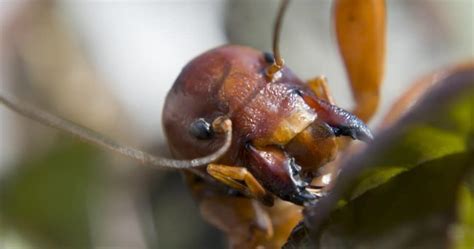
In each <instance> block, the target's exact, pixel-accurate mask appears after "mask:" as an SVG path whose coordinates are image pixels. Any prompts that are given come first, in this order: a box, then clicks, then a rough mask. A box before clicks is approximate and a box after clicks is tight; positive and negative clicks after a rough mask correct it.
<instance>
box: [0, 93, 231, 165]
mask: <svg viewBox="0 0 474 249" xmlns="http://www.w3.org/2000/svg"><path fill="white" fill-rule="evenodd" d="M0 103H2V104H4V105H5V106H6V107H8V108H9V109H11V110H12V111H14V112H16V113H18V114H20V115H22V116H24V117H27V118H29V119H32V120H35V121H37V122H39V123H41V124H43V125H46V126H50V127H53V128H55V129H58V130H60V131H63V132H66V133H68V134H70V135H72V136H75V137H78V138H79V139H81V140H84V141H86V142H89V143H91V144H94V145H97V146H99V147H102V148H106V149H109V150H111V151H114V152H116V153H119V154H121V155H124V156H126V157H129V158H132V159H135V160H138V161H140V162H141V163H143V164H149V165H153V166H155V167H158V168H174V169H188V168H193V167H197V166H201V165H205V164H209V163H211V162H214V161H216V160H217V159H219V158H220V157H221V156H222V155H224V154H225V153H226V152H227V150H228V149H229V148H230V145H231V141H232V122H231V120H230V119H228V118H226V117H218V118H217V119H215V120H214V122H213V123H212V125H213V129H214V131H215V132H216V133H220V134H225V142H224V144H223V145H222V146H221V147H220V148H219V149H218V150H217V151H215V152H214V153H212V154H209V155H207V156H204V157H200V158H195V159H190V160H174V159H169V158H163V157H158V156H153V155H151V154H148V153H146V152H143V151H142V150H139V149H136V148H133V147H130V146H127V145H123V144H120V143H118V142H116V141H114V140H112V139H110V138H108V137H105V136H103V135H101V134H99V133H97V132H95V131H93V130H90V129H88V128H86V127H83V126H80V125H78V124H75V123H73V122H71V121H69V120H66V119H63V118H61V117H59V116H56V115H54V114H51V113H49V112H46V111H44V110H42V109H40V108H37V107H35V106H33V105H29V104H26V103H22V102H20V101H19V100H17V99H15V98H13V97H10V96H8V97H7V96H5V95H2V94H0Z"/></svg>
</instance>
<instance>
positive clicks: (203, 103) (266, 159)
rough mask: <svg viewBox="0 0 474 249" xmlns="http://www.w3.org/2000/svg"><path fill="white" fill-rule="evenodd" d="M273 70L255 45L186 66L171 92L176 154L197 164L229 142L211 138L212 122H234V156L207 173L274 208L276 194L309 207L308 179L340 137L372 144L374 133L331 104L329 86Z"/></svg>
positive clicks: (167, 112) (169, 116) (168, 123)
mask: <svg viewBox="0 0 474 249" xmlns="http://www.w3.org/2000/svg"><path fill="white" fill-rule="evenodd" d="M267 57H268V56H267ZM270 65H272V64H271V63H270V62H269V60H268V58H267V59H265V56H264V54H263V53H262V52H260V51H257V50H254V49H251V48H248V47H242V46H234V45H228V46H222V47H219V48H216V49H213V50H211V51H208V52H206V53H204V54H203V55H201V56H199V57H197V58H196V59H194V60H193V61H191V62H190V63H189V64H188V65H187V66H186V67H185V68H184V69H183V71H182V73H181V74H180V76H179V77H178V79H177V80H176V82H175V84H174V86H173V88H172V90H171V91H170V92H169V94H168V96H167V99H166V103H165V108H164V111H163V124H164V128H165V132H166V135H167V137H168V141H169V145H170V148H171V151H172V153H173V154H174V155H175V156H176V157H179V158H183V159H189V158H195V157H199V156H202V155H205V154H208V153H209V152H212V151H215V150H216V149H217V148H218V146H219V145H220V144H222V142H221V141H220V140H221V139H222V138H221V137H219V136H216V137H214V136H211V135H210V134H211V133H212V131H208V129H207V128H206V127H208V125H206V120H214V119H215V118H216V117H221V116H222V117H227V118H229V119H230V120H231V121H232V127H233V136H232V138H233V141H232V145H231V147H230V149H229V151H228V152H227V153H226V154H225V155H224V156H223V157H221V158H220V159H219V160H218V161H216V162H215V163H213V164H210V165H209V166H208V167H207V171H206V169H205V168H203V169H202V171H203V172H207V173H209V174H210V175H211V176H213V177H214V178H215V179H217V180H218V181H220V182H222V183H224V184H226V185H228V186H230V187H231V188H233V189H237V190H239V191H241V192H243V193H244V194H246V195H250V196H253V197H255V198H257V199H259V200H262V202H264V203H266V204H271V203H272V202H271V198H269V196H271V195H272V194H273V195H276V196H278V197H279V198H281V199H283V200H287V201H290V202H293V203H296V204H300V205H301V204H303V203H304V202H306V201H311V200H314V199H315V198H316V195H314V194H313V193H311V192H310V191H308V189H307V186H308V182H309V181H310V180H311V178H312V177H313V176H314V175H315V171H316V170H317V169H318V168H319V167H320V166H322V165H324V164H325V163H326V162H329V161H331V160H333V159H334V157H335V155H336V153H337V148H338V147H337V143H336V141H335V137H336V136H350V137H352V138H354V139H364V140H366V139H367V138H370V137H371V133H370V131H369V130H368V128H367V126H365V124H364V123H363V122H362V121H360V120H359V119H358V118H356V117H355V116H354V115H352V114H350V113H349V112H347V111H344V110H343V109H341V108H339V107H336V106H335V105H333V104H331V103H329V102H327V99H328V98H329V99H330V97H328V96H330V95H329V93H328V92H327V86H326V85H325V84H326V83H325V81H322V82H319V83H318V84H319V85H317V86H320V87H319V88H318V89H320V90H318V91H313V90H312V89H313V88H314V85H313V88H312V87H310V86H312V85H311V84H309V85H308V84H306V83H304V82H303V81H301V80H300V79H298V78H297V77H296V76H295V75H294V74H293V73H292V72H291V70H290V69H289V68H287V67H283V68H282V69H281V70H280V72H281V77H280V78H278V79H276V80H270V79H268V77H267V74H266V72H267V71H266V69H267V68H268V67H269V66H270ZM321 89H322V90H321ZM318 96H319V97H318ZM324 99H326V100H324ZM183 131H188V132H183ZM203 138H205V139H203Z"/></svg>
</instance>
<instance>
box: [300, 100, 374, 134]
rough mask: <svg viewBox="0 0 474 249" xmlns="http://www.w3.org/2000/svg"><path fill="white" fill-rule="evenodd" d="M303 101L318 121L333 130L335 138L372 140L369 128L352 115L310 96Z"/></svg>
mask: <svg viewBox="0 0 474 249" xmlns="http://www.w3.org/2000/svg"><path fill="white" fill-rule="evenodd" d="M303 99H304V100H305V101H306V103H307V104H308V105H309V106H311V107H312V108H313V109H314V110H315V111H316V112H317V113H318V119H319V120H321V121H323V122H325V123H327V124H328V125H329V126H330V127H331V128H332V129H333V132H334V135H335V136H348V137H351V138H352V139H357V140H361V141H363V142H370V141H372V140H373V138H374V136H373V134H372V132H371V131H370V129H369V127H368V126H367V125H366V124H365V123H364V122H363V121H362V120H360V119H359V118H358V117H356V116H355V115H354V114H352V113H350V112H348V111H346V110H344V109H342V108H340V107H338V106H335V105H331V104H329V103H327V102H326V101H324V100H321V99H318V98H316V97H313V96H310V95H303Z"/></svg>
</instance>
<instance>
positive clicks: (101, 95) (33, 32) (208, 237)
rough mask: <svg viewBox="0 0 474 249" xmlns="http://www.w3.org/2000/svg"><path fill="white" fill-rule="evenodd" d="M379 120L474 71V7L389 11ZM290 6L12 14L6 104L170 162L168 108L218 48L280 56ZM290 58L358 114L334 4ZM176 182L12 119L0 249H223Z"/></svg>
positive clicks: (308, 5) (321, 4)
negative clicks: (445, 70) (275, 39)
mask: <svg viewBox="0 0 474 249" xmlns="http://www.w3.org/2000/svg"><path fill="white" fill-rule="evenodd" d="M387 5H388V6H387V7H388V29H387V30H388V31H387V42H388V43H387V58H386V67H385V69H386V74H385V82H384V86H383V91H382V99H383V103H382V105H381V108H380V109H379V112H378V113H379V115H378V116H377V117H378V118H376V119H375V120H374V122H373V123H371V126H372V127H376V126H377V123H378V122H379V121H380V116H381V115H383V114H384V112H385V111H386V110H387V109H388V108H389V107H390V104H391V103H392V102H393V101H394V99H395V98H396V97H397V96H399V95H400V94H402V93H403V92H404V90H405V89H406V88H407V87H408V86H409V85H410V84H411V83H412V82H414V81H415V80H416V79H418V78H419V77H421V76H423V75H425V74H427V73H429V72H431V71H433V70H435V69H439V68H442V67H443V66H448V65H450V64H454V63H458V62H462V61H466V60H468V59H472V58H473V57H474V47H473V46H474V45H473V43H474V38H473V37H474V27H473V26H474V25H473V24H474V17H473V15H474V6H473V5H474V2H473V1H471V0H450V1H444V0H423V1H411V0H403V1H402V0H399V1H390V0H389V1H387ZM277 7H278V1H271V0H267V1H261V0H253V1H250V0H239V1H223V0H222V1H219V0H195V1H193V0H180V1H158V0H155V1H131V0H130V1H99V0H97V1H66V0H64V1H53V0H23V1H16V0H0V91H1V92H2V93H8V94H11V95H15V96H18V97H19V98H21V99H23V100H26V101H28V102H31V103H34V104H36V105H38V106H41V107H44V108H45V109H48V110H51V111H52V112H54V113H57V114H59V115H61V116H63V117H66V118H68V119H70V120H73V121H75V122H77V123H79V124H82V125H85V126H87V127H90V128H92V129H94V130H97V131H99V132H101V133H104V134H106V135H108V136H110V137H113V138H115V139H117V140H119V141H122V142H124V143H127V144H130V145H134V146H137V147H140V148H144V149H145V150H147V151H150V152H153V153H154V154H157V155H168V151H167V147H166V141H165V139H164V137H163V132H162V128H161V109H162V106H163V102H164V98H165V96H166V93H167V91H168V89H169V88H170V87H171V85H172V84H173V81H174V80H175V78H176V77H177V76H178V74H179V72H180V70H181V68H182V67H183V66H184V65H185V64H186V63H187V62H189V61H190V60H191V59H192V58H193V57H195V56H197V55H199V54H200V53H202V52H204V51H206V50H209V49H211V48H213V47H216V46H219V45H222V44H226V43H237V44H244V45H249V46H252V47H255V48H258V49H260V50H263V51H270V50H271V33H272V23H273V20H274V17H275V13H276V10H277ZM281 37H282V41H281V50H282V54H283V56H284V58H285V60H286V62H287V65H288V66H290V67H291V68H293V70H294V71H295V72H296V73H297V74H298V75H299V76H300V77H301V78H302V79H307V78H310V77H314V76H317V75H321V74H323V75H326V76H327V77H328V79H329V84H330V87H331V90H332V93H333V95H334V97H335V100H336V102H337V103H338V104H339V105H340V106H342V107H345V108H350V107H351V104H352V101H351V95H350V92H349V86H348V83H347V79H346V75H345V72H344V67H343V65H342V62H341V59H340V56H339V52H338V49H337V45H336V40H335V36H334V32H333V25H332V23H331V1H329V0H294V1H292V3H291V5H290V8H289V10H288V13H287V14H286V18H285V22H284V27H283V33H282V35H281ZM224 246H225V238H223V237H221V235H220V234H219V232H218V231H217V230H216V229H215V228H213V227H211V226H210V225H208V224H206V223H205V222H204V221H203V220H202V218H201V217H200V215H199V209H198V207H197V205H196V204H195V203H194V201H193V200H192V197H191V195H190V193H189V192H188V191H187V189H186V186H185V184H184V183H183V181H182V178H181V176H180V174H179V173H177V172H163V171H157V170H154V169H151V168H147V167H143V166H141V165H137V164H136V163H135V162H132V161H129V160H127V159H124V158H122V157H117V156H116V155H113V154H111V153H108V152H105V151H103V150H101V149H97V148H95V147H93V146H89V145H86V144H83V143H81V142H80V141H78V140H76V139H73V138H69V137H67V136H63V135H61V133H58V132H55V131H53V130H51V129H49V128H45V127H43V126H42V125H38V124H36V123H34V122H32V121H30V120H27V119H24V118H22V117H19V116H18V115H16V114H14V113H12V112H10V111H9V110H7V109H5V108H3V107H0V248H1V249H21V248H66V247H67V248H114V249H115V248H133V249H135V248H137V249H138V248H222V247H224Z"/></svg>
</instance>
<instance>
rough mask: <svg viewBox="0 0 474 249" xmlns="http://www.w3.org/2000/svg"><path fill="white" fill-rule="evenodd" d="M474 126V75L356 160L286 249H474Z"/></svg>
mask: <svg viewBox="0 0 474 249" xmlns="http://www.w3.org/2000/svg"><path fill="white" fill-rule="evenodd" d="M473 121H474V70H472V69H471V70H464V71H459V72H456V73H455V74H453V75H451V76H449V77H446V78H444V79H443V80H442V81H441V82H440V83H439V84H438V86H437V87H436V89H434V90H433V91H431V92H430V94H428V95H427V96H426V97H425V98H424V99H423V100H422V101H420V103H419V104H418V105H416V106H415V107H414V108H413V110H412V112H410V113H409V114H408V115H406V116H405V117H404V118H403V119H401V120H400V121H399V123H398V124H397V125H395V126H394V127H392V128H390V129H388V130H385V131H383V132H382V134H381V135H380V136H378V137H377V138H376V140H375V141H374V142H373V143H372V144H371V145H369V146H368V148H367V149H366V150H365V151H364V152H363V153H361V154H359V155H357V156H355V157H354V158H351V159H349V160H348V161H347V162H346V163H345V164H344V165H343V166H342V171H341V173H340V175H339V177H338V179H337V182H336V185H335V186H334V188H333V190H332V192H331V193H330V194H329V195H328V196H326V197H324V198H322V199H321V200H320V201H319V202H318V203H316V205H314V206H311V207H307V208H306V209H305V214H306V215H305V224H306V227H305V226H302V227H300V228H299V230H298V232H297V233H296V234H294V235H292V236H291V239H290V241H289V242H288V244H287V248H295V247H296V248H301V247H308V248H314V247H317V248H474V232H473V231H474V208H473V203H474V202H473V194H474V191H473V190H474V177H473V176H472V175H473V174H474V172H473V171H474V126H473ZM305 234H306V235H305Z"/></svg>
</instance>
